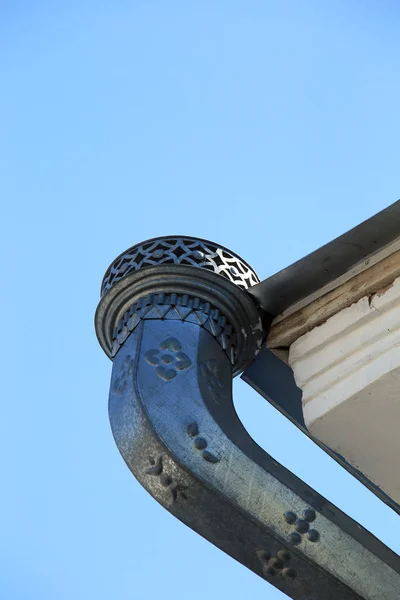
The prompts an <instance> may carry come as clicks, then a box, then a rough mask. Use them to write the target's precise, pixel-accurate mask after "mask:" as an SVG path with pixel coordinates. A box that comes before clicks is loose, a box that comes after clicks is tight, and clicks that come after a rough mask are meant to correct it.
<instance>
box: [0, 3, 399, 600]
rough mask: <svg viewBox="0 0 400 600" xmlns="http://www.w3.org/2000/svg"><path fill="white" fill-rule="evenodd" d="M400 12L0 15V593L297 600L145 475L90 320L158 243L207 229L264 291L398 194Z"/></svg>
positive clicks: (284, 453) (339, 7) (16, 9)
mask: <svg viewBox="0 0 400 600" xmlns="http://www.w3.org/2000/svg"><path fill="white" fill-rule="evenodd" d="M399 13H400V11H399V6H398V3H397V2H395V1H394V0H393V1H390V0H383V1H382V2H379V3H376V2H373V1H372V0H371V1H370V0H365V1H364V2H357V1H354V0H343V1H341V0H333V1H327V0H326V1H324V0H322V1H321V0H318V1H317V0H315V1H313V0H305V1H303V2H300V1H296V0H290V1H289V0H276V1H271V0H264V1H261V0H260V1H257V0H248V1H247V2H238V1H235V0H217V1H214V2H211V1H209V0H205V1H203V2H187V1H186V2H185V1H183V0H181V1H177V0H169V2H160V1H156V0H154V1H148V2H139V1H136V2H135V1H130V2H128V1H127V0H126V1H124V0H115V1H114V2H101V1H100V2H99V0H97V1H96V2H95V1H94V0H85V1H83V2H82V1H79V2H78V1H77V0H69V1H68V2H53V1H51V2H50V1H49V0H48V1H44V0H37V1H36V2H27V1H23V0H21V1H18V0H17V1H9V2H7V1H6V2H2V3H1V7H0V69H1V71H0V73H1V81H2V94H1V97H0V119H1V128H0V131H1V140H2V143H1V144H0V165H1V177H0V191H1V198H2V209H1V211H2V223H3V227H2V236H1V238H0V245H1V256H2V258H3V266H2V271H3V276H2V281H3V287H2V290H3V291H2V294H1V299H0V302H1V311H2V313H1V314H2V317H3V318H2V328H3V344H2V347H1V350H0V352H1V362H2V365H3V368H4V370H3V378H2V387H3V393H2V396H3V403H2V406H3V411H2V419H1V421H0V456H1V459H0V460H1V472H2V483H3V487H2V493H1V496H0V509H1V510H0V523H1V535H0V565H1V568H0V590H1V594H0V595H1V597H2V598H5V599H7V600H39V599H40V600H67V599H68V600H70V599H71V598H74V600H87V599H90V598H96V600H109V599H110V598H116V599H118V600H136V599H139V598H140V599H141V598H148V599H149V600H152V599H153V598H154V599H155V598H159V597H162V598H163V600H175V599H176V598H177V597H182V596H183V595H184V596H185V597H188V598H190V600H197V599H198V600H200V599H201V600H204V598H209V599H213V598H224V597H227V596H228V594H229V598H230V599H231V600H235V599H238V600H239V599H242V598H243V595H246V596H248V597H252V596H253V595H254V597H257V596H258V595H259V596H261V595H262V597H263V598H267V599H268V600H275V599H276V600H278V599H281V598H284V596H283V595H282V594H281V593H280V592H278V591H277V590H275V589H273V588H272V587H270V586H268V584H267V583H265V582H264V581H263V580H262V579H260V578H258V577H257V576H256V575H254V574H253V573H251V572H250V571H248V570H247V569H245V568H244V567H242V566H241V565H239V564H237V563H236V562H234V561H233V560H232V559H231V558H229V557H228V556H226V555H224V554H223V553H222V552H220V551H219V550H217V549H216V548H214V547H213V546H211V545H210V544H209V543H208V542H206V541H204V540H203V539H202V538H200V537H199V536H197V535H196V534H194V533H193V532H191V531H190V530H189V529H187V528H186V527H185V526H183V525H182V524H181V523H179V522H178V521H176V520H174V518H173V517H172V516H170V515H169V514H168V513H167V512H166V511H165V510H164V509H162V508H161V507H160V506H159V505H158V504H157V503H156V502H155V501H154V500H153V499H152V498H151V497H150V496H148V495H147V493H146V492H145V491H144V490H143V489H142V488H141V487H140V486H139V484H138V483H137V482H136V481H135V479H134V478H133V477H132V475H131V474H130V473H129V471H128V469H127V468H126V466H125V464H124V462H123V460H122V459H121V458H120V456H119V454H118V451H117V449H116V447H115V445H114V442H113V440H112V436H111V433H110V428H109V424H108V417H107V395H108V384H109V377H110V372H111V363H110V362H109V361H108V359H107V358H106V357H105V355H104V354H103V353H102V351H101V349H100V347H99V346H98V343H97V340H96V337H95V334H94V329H93V315H94V311H95V308H96V304H97V302H98V297H99V287H100V282H101V278H102V276H103V273H104V271H105V269H106V268H107V266H108V264H109V263H110V262H111V260H112V259H113V258H114V257H115V256H116V255H117V254H119V253H120V252H121V251H123V250H125V249H126V248H127V247H129V246H131V245H132V244H134V243H136V242H139V241H142V240H144V239H146V238H149V237H154V236H157V235H167V234H176V233H184V234H186V235H197V236H200V237H203V238H209V239H211V240H214V241H217V242H220V243H221V244H224V245H226V246H228V247H230V248H232V250H234V251H236V252H238V253H239V254H241V255H242V256H243V257H244V258H245V259H246V260H247V261H248V262H250V263H251V264H252V265H253V266H254V268H255V269H256V270H257V271H258V273H259V275H260V277H261V278H265V277H267V276H268V275H271V274H273V273H275V272H276V271H278V270H280V269H281V268H283V267H285V266H287V265H288V264H290V263H291V262H293V261H294V260H296V259H298V258H301V257H303V256H304V255H305V254H307V253H308V252H310V251H312V250H313V249H315V248H317V247H319V246H320V245H322V244H323V243H326V242H328V241H330V240H331V239H333V238H334V237H336V236H337V235H339V234H341V233H343V232H344V231H346V230H347V229H349V228H351V227H353V226H355V225H357V224H358V223H359V222H361V221H362V220H364V219H366V218H368V217H370V216H371V215H373V214H374V213H375V212H377V211H379V210H381V209H383V208H384V207H386V206H388V205H389V204H391V203H392V202H394V201H396V200H397V199H398V197H399V196H400V193H399V188H400V181H399V168H398V165H399V137H400V136H399V134H400V112H399V109H398V99H399V96H400V79H399V76H398V64H399V50H400V42H399V38H398V29H399ZM235 388H236V389H235V397H236V406H237V410H238V411H239V414H240V416H241V417H242V419H243V422H244V423H245V425H246V427H247V428H248V430H249V431H250V432H251V433H252V435H253V436H254V437H255V439H256V440H257V441H258V443H260V445H262V446H263V447H264V448H265V449H266V450H267V451H268V452H270V453H271V454H272V455H273V456H274V457H275V458H276V459H277V460H279V461H280V462H282V463H283V464H284V465H285V466H287V467H288V468H290V469H292V470H293V471H294V472H295V473H296V474H298V475H299V476H300V477H302V478H303V479H304V480H305V481H307V483H309V484H310V485H312V486H313V487H314V488H316V489H317V490H318V491H319V492H321V493H322V494H324V495H326V496H327V497H328V498H329V499H330V500H332V501H333V502H334V503H336V504H337V505H338V506H339V507H340V508H342V509H343V510H345V511H346V512H347V513H348V514H350V515H351V516H353V517H355V518H357V519H358V520H359V521H360V522H361V523H362V524H363V525H365V526H366V527H367V528H369V529H370V530H371V531H372V532H373V533H374V534H376V535H377V536H379V537H380V538H381V539H383V541H384V542H385V543H386V544H388V545H389V546H391V547H392V548H393V549H394V550H395V551H397V552H399V551H400V545H399V538H398V535H397V533H396V531H398V519H397V517H396V516H395V515H394V514H393V513H392V512H391V511H390V509H388V508H386V507H385V506H384V505H382V504H381V503H380V502H379V501H378V500H377V499H376V498H375V497H374V496H373V495H372V494H371V493H369V492H368V491H367V490H366V489H364V488H363V487H362V486H361V484H359V483H358V482H356V481H354V480H352V479H351V477H350V476H349V475H348V474H346V473H344V472H342V470H341V468H340V467H339V466H338V465H336V464H334V463H333V462H332V461H331V459H329V458H328V457H327V456H325V455H324V454H323V453H322V451H320V450H319V449H317V448H315V447H314V446H313V444H312V443H311V442H310V441H309V440H308V439H304V436H303V435H302V434H301V433H299V432H298V431H297V430H295V429H294V427H293V426H292V425H291V424H290V423H288V422H286V421H285V419H284V418H283V417H282V416H281V415H279V414H277V413H276V411H275V410H274V409H273V408H272V407H270V406H269V405H268V404H267V402H266V401H265V400H263V399H262V398H261V397H260V396H258V395H257V394H256V393H255V392H253V390H251V389H250V388H249V387H248V386H247V385H246V384H244V383H243V382H241V381H237V382H235ZM282 440H285V443H282Z"/></svg>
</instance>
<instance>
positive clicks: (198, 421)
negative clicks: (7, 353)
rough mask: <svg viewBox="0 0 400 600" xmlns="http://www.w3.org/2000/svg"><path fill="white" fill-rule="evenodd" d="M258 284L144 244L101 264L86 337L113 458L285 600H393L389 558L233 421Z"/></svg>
mask: <svg viewBox="0 0 400 600" xmlns="http://www.w3.org/2000/svg"><path fill="white" fill-rule="evenodd" d="M256 283H258V278H257V275H256V274H255V272H254V271H253V269H252V268H251V267H250V266H249V265H248V264H247V263H246V262H244V261H243V260H242V259H241V258H240V257H238V256H237V255H236V254H234V253H233V252H231V251H230V250H227V249H226V248H223V247H221V246H218V245H216V244H214V243H212V242H207V241H205V240H199V239H194V238H189V237H181V236H176V237H172V236H171V237H163V238H157V239H152V240H148V241H146V242H143V243H141V244H139V245H136V246H133V247H132V248H130V249H129V250H127V251H126V252H124V253H123V254H121V255H120V256H119V257H118V258H117V259H116V260H115V261H114V262H113V263H112V265H111V266H110V267H109V269H108V270H107V272H106V275H105V277H104V280H103V284H102V298H101V300H100V303H99V306H98V308H97V312H96V318H95V325H96V333H97V336H98V339H99V342H100V345H101V346H102V348H103V350H104V351H105V352H106V354H107V355H108V356H109V357H110V358H111V359H112V360H113V370H112V377H111V388H110V397H109V415H110V422H111V427H112V431H113V435H114V438H115V441H116V444H117V446H118V448H119V451H120V452H121V454H122V456H123V458H124V460H125V462H126V464H127V465H128V467H129V469H130V470H131V471H132V473H133V474H134V475H135V477H136V478H137V479H138V480H139V482H140V483H141V484H142V485H143V487H144V488H145V489H147V490H148V492H149V493H150V494H151V495H152V496H153V497H154V498H156V500H158V502H159V503H160V504H162V505H163V506H164V507H165V508H166V509H167V510H168V511H169V512H171V513H172V514H173V515H174V516H176V517H177V518H178V519H180V520H181V521H183V522H184V523H186V524H187V525H188V526H189V527H191V528H192V529H194V530H195V531H197V532H198V533H199V534H201V535H202V536H203V537H205V538H206V539H208V540H209V541H211V542H212V543H213V544H215V545H216V546H218V547H219V548H220V549H221V550H223V551H225V552H227V553H228V554H230V555H231V556H232V557H234V558H236V559H237V560H238V561H240V562H241V563H243V564H244V565H246V566H247V567H248V568H250V569H252V570H253V571H254V572H255V573H257V574H258V575H260V576H261V577H263V578H264V579H266V580H267V581H269V582H270V583H271V584H273V585H275V586H276V587H277V588H279V589H281V590H282V591H283V592H285V593H286V594H287V595H288V596H289V597H290V598H293V599H296V600H310V599H311V598H312V599H313V600H314V599H315V600H317V599H320V598H321V599H324V600H337V598H340V599H341V600H360V598H364V599H366V600H376V599H377V598H379V599H382V600H398V590H399V589H400V574H399V573H400V567H399V564H398V560H397V558H398V557H396V555H394V553H392V552H391V551H390V550H389V549H388V548H386V547H385V546H383V544H381V543H380V542H378V541H377V540H376V539H375V538H373V536H371V535H370V534H368V532H366V531H365V530H363V529H362V528H361V527H360V526H359V525H357V524H356V523H354V521H352V520H351V519H349V518H348V517H347V516H346V515H344V514H343V513H341V511H339V510H338V509H337V508H336V507H334V506H332V505H331V504H330V503H329V502H328V501H326V500H325V499H324V498H322V497H321V496H320V495H319V494H317V493H316V492H315V491H314V490H312V489H311V488H309V487H308V486H307V485H306V484H304V483H303V482H302V481H300V480H299V479H298V478H297V477H295V476H294V475H293V474H292V473H290V472H289V471H287V470H286V469H285V468H284V467H282V466H281V465H279V464H278V463H277V462H276V461H274V460H273V459H272V458H271V457H270V456H269V455H268V454H267V453H266V452H264V451H263V450H262V449H261V448H260V447H259V446H257V444H255V442H254V441H253V440H252V439H251V438H250V436H249V435H248V433H247V432H246V430H245V429H244V428H243V426H242V424H241V423H240V421H239V419H238V417H237V415H236V412H235V410H234V407H233V402H232V377H233V376H234V375H236V374H238V373H240V372H241V371H242V370H243V369H244V368H245V367H246V366H247V365H248V364H249V363H251V362H252V360H253V359H254V357H255V356H256V354H257V352H258V350H259V349H260V348H261V346H262V342H263V338H264V337H265V335H266V327H265V325H266V322H267V319H266V318H265V315H262V314H261V313H260V312H259V310H258V309H257V307H256V305H255V304H254V300H253V299H252V298H251V296H250V295H249V294H248V293H247V291H246V290H248V289H249V288H250V287H251V286H252V285H255V284H256ZM344 557H346V558H345V559H344ZM349 561H350V563H351V564H350V563H349ZM396 561H397V562H396ZM377 573H379V576H377V575H376V574H377Z"/></svg>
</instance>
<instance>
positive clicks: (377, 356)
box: [289, 278, 400, 501]
mask: <svg viewBox="0 0 400 600" xmlns="http://www.w3.org/2000/svg"><path fill="white" fill-rule="evenodd" d="M289 364H290V365H291V367H292V368H293V371H294V375H295V378H296V383H297V385H298V386H299V387H300V388H301V389H302V391H303V412H304V419H305V422H306V424H307V427H308V428H309V430H310V431H311V432H312V433H313V434H314V435H316V436H317V437H318V438H319V439H321V440H322V441H323V442H324V443H325V444H327V445H328V446H330V447H331V448H333V449H334V450H336V451H337V452H340V453H341V454H342V455H343V456H345V458H347V460H349V462H351V463H352V464H353V465H354V466H356V467H357V468H360V470H362V471H363V472H364V473H365V474H366V475H367V476H369V477H370V478H371V479H373V480H374V481H375V483H377V484H378V485H381V486H382V487H384V488H385V489H386V490H387V491H389V488H390V491H391V492H392V494H393V493H394V492H393V485H394V486H395V487H396V486H397V487H396V489H397V488H398V491H397V492H396V493H397V494H398V497H397V501H399V500H400V476H396V475H395V474H393V473H392V475H391V478H392V480H393V479H396V478H397V479H398V480H399V481H398V482H397V483H396V482H394V481H392V483H393V485H392V483H391V481H390V478H389V475H388V474H385V475H383V471H385V470H386V468H383V467H382V464H381V462H382V461H383V460H384V461H386V464H388V463H387V461H389V462H390V456H395V457H397V456H398V453H399V451H400V436H399V435H398V433H397V432H398V423H399V422H400V278H398V279H396V280H395V281H394V282H393V283H392V284H391V285H390V286H388V287H387V288H386V289H383V290H381V291H380V292H378V293H376V294H374V295H373V296H372V297H364V298H362V299H361V300H359V301H358V302H356V303H355V304H353V305H352V306H350V307H348V308H345V309H343V310H341V311H340V312H338V313H337V314H336V315H334V316H333V317H331V318H329V319H328V320H327V321H326V322H325V323H323V324H322V325H320V326H319V327H315V328H314V329H313V330H311V331H309V332H308V333H306V334H305V335H303V336H302V337H300V338H299V339H298V340H296V341H295V342H294V343H293V344H292V346H291V348H290V352H289ZM371 445H372V446H373V448H374V451H373V452H372V451H371V447H372V446H371ZM368 446H369V448H368ZM396 460H397V459H396Z"/></svg>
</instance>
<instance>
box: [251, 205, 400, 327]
mask: <svg viewBox="0 0 400 600" xmlns="http://www.w3.org/2000/svg"><path fill="white" fill-rule="evenodd" d="M399 236H400V200H398V201H397V202H395V203H394V204H392V205H391V206H389V207H388V208H385V209H384V210H382V211H381V212H379V213H378V214H376V215H375V216H373V217H371V218H370V219H368V220H367V221H364V222H363V223H361V224H360V225H358V226H357V227H354V228H353V229H351V230H350V231H348V232H347V233H345V234H343V235H341V236H340V237H338V238H336V239H335V240H333V241H332V242H329V244H326V245H325V246H322V248H319V249H318V250H316V251H315V252H312V253H311V254H309V255H308V256H306V257H304V258H302V259H301V260H299V261H297V262H295V263H294V264H292V265H290V266H289V267H287V268H286V269H283V270H282V271H280V272H279V273H276V274H275V275H272V277H268V278H267V279H265V280H264V281H262V282H261V283H259V284H256V285H254V287H252V289H251V290H250V293H251V295H252V296H253V297H254V298H255V299H256V300H257V302H258V303H259V305H260V306H261V307H262V308H263V309H264V310H265V311H266V312H267V313H269V314H271V315H272V316H274V317H276V316H277V315H279V314H281V313H282V312H283V311H285V310H286V309H287V308H289V307H290V306H291V305H293V304H295V303H296V302H298V301H299V300H301V299H303V298H305V297H306V296H309V295H310V294H312V293H313V292H315V291H316V290H318V289H320V288H323V287H324V286H325V285H327V284H329V283H330V282H332V281H334V280H335V279H337V278H338V277H340V276H341V275H343V274H344V273H345V272H346V271H349V270H350V269H351V268H352V267H353V266H354V265H356V264H357V263H359V262H360V261H363V260H365V259H366V258H367V257H368V256H370V255H371V254H373V253H374V252H377V251H379V250H380V249H382V248H383V247H384V246H386V245H387V244H390V243H391V242H393V240H395V239H396V238H398V237H399Z"/></svg>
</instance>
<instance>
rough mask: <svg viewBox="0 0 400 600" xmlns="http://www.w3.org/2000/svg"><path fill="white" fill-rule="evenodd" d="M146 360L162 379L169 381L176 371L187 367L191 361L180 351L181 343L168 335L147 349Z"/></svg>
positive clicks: (175, 374)
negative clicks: (154, 346) (156, 346)
mask: <svg viewBox="0 0 400 600" xmlns="http://www.w3.org/2000/svg"><path fill="white" fill-rule="evenodd" d="M144 357H145V359H146V362H147V363H148V364H149V365H151V366H152V367H155V370H156V373H157V375H158V376H159V377H160V378H161V379H164V381H171V379H174V377H176V376H177V374H178V371H185V370H186V369H188V368H189V367H190V366H191V364H192V361H191V360H190V358H189V357H188V355H187V354H185V353H184V352H182V346H181V343H180V342H179V341H178V340H177V339H176V338H173V337H169V338H167V339H166V340H164V341H163V342H161V344H160V345H159V346H158V348H152V349H151V350H148V351H147V352H146V354H145V355H144Z"/></svg>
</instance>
